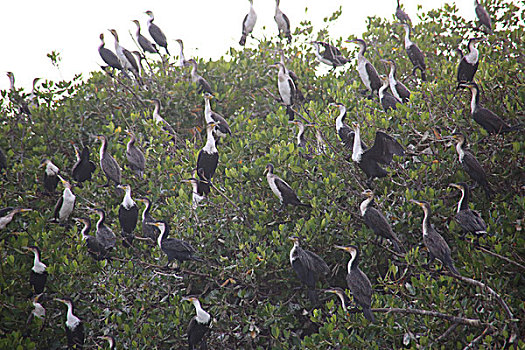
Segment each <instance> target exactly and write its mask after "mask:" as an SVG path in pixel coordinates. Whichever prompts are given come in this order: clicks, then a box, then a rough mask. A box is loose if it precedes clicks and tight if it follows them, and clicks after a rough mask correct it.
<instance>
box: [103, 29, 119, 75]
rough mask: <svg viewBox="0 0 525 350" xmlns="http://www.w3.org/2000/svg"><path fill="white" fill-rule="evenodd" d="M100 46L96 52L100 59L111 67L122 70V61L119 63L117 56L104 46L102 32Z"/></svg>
mask: <svg viewBox="0 0 525 350" xmlns="http://www.w3.org/2000/svg"><path fill="white" fill-rule="evenodd" d="M100 41H101V43H100V46H99V47H98V53H99V55H100V57H101V58H102V60H103V61H104V62H106V64H107V65H108V66H110V67H112V68H115V69H118V70H123V67H122V63H120V60H119V58H118V57H117V55H115V53H113V51H111V50H110V49H108V48H106V47H105V43H104V34H100Z"/></svg>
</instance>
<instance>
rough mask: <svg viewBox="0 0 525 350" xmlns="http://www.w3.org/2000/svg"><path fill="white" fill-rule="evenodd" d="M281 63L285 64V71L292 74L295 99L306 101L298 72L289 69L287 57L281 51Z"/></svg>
mask: <svg viewBox="0 0 525 350" xmlns="http://www.w3.org/2000/svg"><path fill="white" fill-rule="evenodd" d="M280 62H281V64H282V65H283V67H284V72H285V73H286V74H288V75H289V76H290V78H292V81H293V83H294V84H295V100H296V101H297V102H304V101H305V97H304V94H303V92H302V91H301V89H300V88H299V77H298V76H297V74H295V72H294V71H291V70H289V69H288V68H287V67H286V60H285V57H284V52H283V51H281V61H280Z"/></svg>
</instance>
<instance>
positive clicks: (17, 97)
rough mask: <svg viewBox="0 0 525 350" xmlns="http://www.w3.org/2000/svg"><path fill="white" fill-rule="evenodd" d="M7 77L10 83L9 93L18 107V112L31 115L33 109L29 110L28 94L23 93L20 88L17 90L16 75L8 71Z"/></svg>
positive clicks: (12, 101) (11, 99)
mask: <svg viewBox="0 0 525 350" xmlns="http://www.w3.org/2000/svg"><path fill="white" fill-rule="evenodd" d="M7 77H8V78H9V84H10V91H9V94H8V98H9V100H10V101H11V103H12V104H13V106H16V107H17V109H18V110H17V112H18V114H25V115H26V116H28V117H30V116H31V111H30V110H29V104H28V101H27V100H26V97H27V95H26V94H21V93H20V90H17V89H16V88H15V75H14V74H13V72H7ZM33 83H34V81H33ZM33 87H34V85H33Z"/></svg>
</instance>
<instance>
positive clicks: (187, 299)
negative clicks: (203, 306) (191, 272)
mask: <svg viewBox="0 0 525 350" xmlns="http://www.w3.org/2000/svg"><path fill="white" fill-rule="evenodd" d="M193 300H195V298H194V297H183V298H182V299H181V300H180V301H193Z"/></svg>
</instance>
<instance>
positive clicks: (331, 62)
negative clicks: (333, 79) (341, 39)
mask: <svg viewBox="0 0 525 350" xmlns="http://www.w3.org/2000/svg"><path fill="white" fill-rule="evenodd" d="M310 44H312V45H313V47H314V48H315V51H314V54H315V57H317V59H318V60H319V61H320V62H322V63H324V64H326V65H328V66H332V70H334V69H336V68H337V67H339V66H342V65H344V64H346V63H348V62H349V61H350V59H348V58H346V57H344V56H343V54H342V53H341V51H340V50H339V49H338V48H337V47H335V46H333V45H330V44H328V43H325V42H323V41H312V42H310ZM321 47H322V48H323V49H324V50H323V52H322V53H321Z"/></svg>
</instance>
